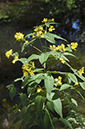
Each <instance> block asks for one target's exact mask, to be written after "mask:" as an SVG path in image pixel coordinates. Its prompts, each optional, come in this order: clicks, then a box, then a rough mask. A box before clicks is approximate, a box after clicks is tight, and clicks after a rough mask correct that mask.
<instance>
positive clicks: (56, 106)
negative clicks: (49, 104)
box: [53, 98, 63, 117]
mask: <svg viewBox="0 0 85 129" xmlns="http://www.w3.org/2000/svg"><path fill="white" fill-rule="evenodd" d="M53 104H54V110H55V111H56V112H57V113H58V114H59V115H60V116H61V117H62V116H63V115H62V103H61V99H60V98H58V99H56V100H53Z"/></svg>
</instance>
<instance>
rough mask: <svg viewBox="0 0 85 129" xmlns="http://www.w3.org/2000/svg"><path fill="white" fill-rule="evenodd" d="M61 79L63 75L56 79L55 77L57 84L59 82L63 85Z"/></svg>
mask: <svg viewBox="0 0 85 129" xmlns="http://www.w3.org/2000/svg"><path fill="white" fill-rule="evenodd" d="M61 80H62V77H61V76H58V78H55V79H54V81H55V82H56V83H57V84H59V85H62V82H61Z"/></svg>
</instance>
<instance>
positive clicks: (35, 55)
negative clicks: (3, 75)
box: [27, 54, 39, 62]
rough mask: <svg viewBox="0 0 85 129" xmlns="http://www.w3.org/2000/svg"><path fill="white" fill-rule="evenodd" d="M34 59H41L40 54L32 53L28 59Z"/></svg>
mask: <svg viewBox="0 0 85 129" xmlns="http://www.w3.org/2000/svg"><path fill="white" fill-rule="evenodd" d="M34 59H39V55H37V54H32V55H31V56H30V57H29V58H28V59H27V60H28V62H29V61H31V60H34Z"/></svg>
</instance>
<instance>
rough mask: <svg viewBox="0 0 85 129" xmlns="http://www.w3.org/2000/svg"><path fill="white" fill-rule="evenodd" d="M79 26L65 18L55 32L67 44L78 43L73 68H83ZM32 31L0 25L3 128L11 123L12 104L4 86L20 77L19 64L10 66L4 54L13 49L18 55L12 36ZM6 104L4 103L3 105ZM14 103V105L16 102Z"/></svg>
mask: <svg viewBox="0 0 85 129" xmlns="http://www.w3.org/2000/svg"><path fill="white" fill-rule="evenodd" d="M80 25H81V21H80V19H79V18H76V19H73V20H72V21H70V19H69V18H67V19H66V20H65V21H64V23H62V24H60V25H56V31H55V33H56V34H58V35H59V36H62V37H63V38H66V39H67V40H68V41H69V42H76V41H77V42H78V43H79V47H78V50H77V51H76V52H74V54H75V55H77V58H76V59H73V58H72V59H71V61H72V66H73V67H75V68H76V67H82V66H85V45H84V44H81V41H80V39H79V36H80V34H81V26H80ZM25 26H26V25H25ZM32 30H33V29H32V28H27V27H25V28H23V26H22V25H20V24H19V23H16V22H15V23H3V24H0V115H1V117H0V121H1V123H5V124H6V125H4V126H8V125H9V124H10V123H11V122H12V121H10V123H9V122H8V121H9V119H10V116H8V110H9V108H10V106H12V105H13V102H12V101H11V100H10V98H9V92H8V91H7V89H6V85H7V84H10V83H11V82H12V81H13V80H14V79H15V78H17V77H21V75H22V72H21V64H20V63H19V62H17V63H16V64H12V63H11V61H12V58H10V59H7V58H6V57H5V52H6V51H8V50H9V49H13V51H14V52H16V51H18V52H19V53H20V51H21V45H22V43H20V42H16V40H15V39H14V34H15V33H16V32H22V33H24V34H28V33H29V32H31V31H32ZM61 43H62V42H61V41H59V42H58V44H61ZM34 52H35V51H34V49H32V48H28V51H27V53H25V52H24V53H23V54H22V56H28V55H30V54H32V53H34ZM75 60H76V62H75ZM60 68H62V66H60ZM17 69H18V70H17ZM5 98H6V99H7V101H8V103H9V105H7V106H6V107H7V108H6V107H3V99H5ZM17 102H18V101H17ZM8 103H5V105H6V104H8ZM14 103H16V100H15V102H14ZM84 103H85V102H84ZM82 108H83V107H82ZM12 119H13V118H12ZM0 126H1V128H0V129H3V128H5V127H2V124H1V125H0ZM16 129H17V128H16Z"/></svg>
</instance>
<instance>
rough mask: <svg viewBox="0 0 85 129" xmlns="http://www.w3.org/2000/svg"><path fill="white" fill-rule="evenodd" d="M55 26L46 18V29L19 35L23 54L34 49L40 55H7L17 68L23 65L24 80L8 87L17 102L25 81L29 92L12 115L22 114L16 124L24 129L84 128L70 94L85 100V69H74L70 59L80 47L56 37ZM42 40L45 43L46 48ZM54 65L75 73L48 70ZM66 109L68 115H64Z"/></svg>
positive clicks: (16, 36) (37, 29)
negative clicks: (59, 64)
mask: <svg viewBox="0 0 85 129" xmlns="http://www.w3.org/2000/svg"><path fill="white" fill-rule="evenodd" d="M55 24H57V23H56V22H55V21H54V18H52V19H47V18H44V19H43V20H42V25H39V26H36V27H34V32H33V33H30V34H27V35H26V36H24V34H22V33H20V32H17V33H16V34H15V36H14V37H15V39H16V40H17V41H21V40H22V41H23V45H22V50H21V51H22V52H24V49H25V48H26V47H27V46H29V45H31V46H32V47H33V48H34V49H36V51H37V52H38V54H35V53H33V54H32V55H30V56H29V57H28V58H19V54H18V53H17V52H15V53H13V50H12V49H11V50H9V51H7V52H6V53H5V55H6V57H7V58H9V57H10V56H13V57H14V59H13V61H12V63H13V64H14V63H16V62H17V61H20V62H21V63H22V73H23V76H22V77H21V78H17V79H15V80H14V82H13V83H12V84H10V85H8V86H7V88H8V89H9V90H10V97H11V99H12V100H13V98H14V97H15V95H16V89H15V86H14V84H15V82H17V81H21V89H22V91H23V90H24V88H27V93H24V92H20V93H18V95H19V98H20V100H21V102H20V104H19V105H16V106H15V108H13V109H12V110H11V111H10V112H12V111H13V112H16V113H19V115H18V116H17V118H16V119H15V120H14V122H13V124H15V123H17V122H18V121H20V122H21V123H20V129H32V128H35V129H36V128H37V129H56V127H57V123H58V122H62V123H63V124H64V125H65V127H67V128H69V129H74V127H75V128H76V126H80V121H79V119H78V116H76V114H77V111H76V110H75V109H76V107H78V104H77V101H76V98H75V96H72V95H70V94H69V91H73V90H74V92H75V93H78V94H79V95H80V97H82V98H83V99H84V97H83V96H82V94H81V93H80V91H79V90H78V89H79V87H80V88H82V89H83V90H85V77H84V76H83V74H84V67H82V68H80V69H79V70H77V69H74V68H72V67H71V65H70V64H69V62H70V61H69V59H68V56H73V57H74V58H75V56H74V55H73V54H72V52H73V51H75V50H76V49H77V47H78V43H76V42H72V43H71V44H69V43H68V41H67V40H65V39H63V38H62V37H59V36H58V35H56V34H53V33H52V32H53V31H54V30H55V27H54V26H55ZM28 36H31V39H29V41H28V40H27V37H28ZM42 38H43V39H44V41H45V46H44V47H43V46H42ZM37 39H39V41H40V43H41V49H39V48H38V47H36V46H34V45H33V43H34V42H35V40H37ZM56 39H59V40H62V44H61V45H56ZM63 41H64V42H66V44H67V45H65V44H64V43H63ZM47 43H49V46H48V45H47ZM35 60H39V63H40V64H41V68H40V67H39V68H38V67H37V65H36V63H35ZM50 61H53V64H52V66H53V65H55V64H56V65H57V63H58V62H60V63H62V64H63V65H66V66H68V67H69V69H70V71H71V72H62V71H60V70H53V71H52V70H51V67H52V66H51V65H50V67H49V66H48V64H49V62H50ZM71 96H72V97H71ZM65 107H66V111H67V113H66V114H64V109H65ZM16 109H18V110H16ZM74 125H75V126H74Z"/></svg>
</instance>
